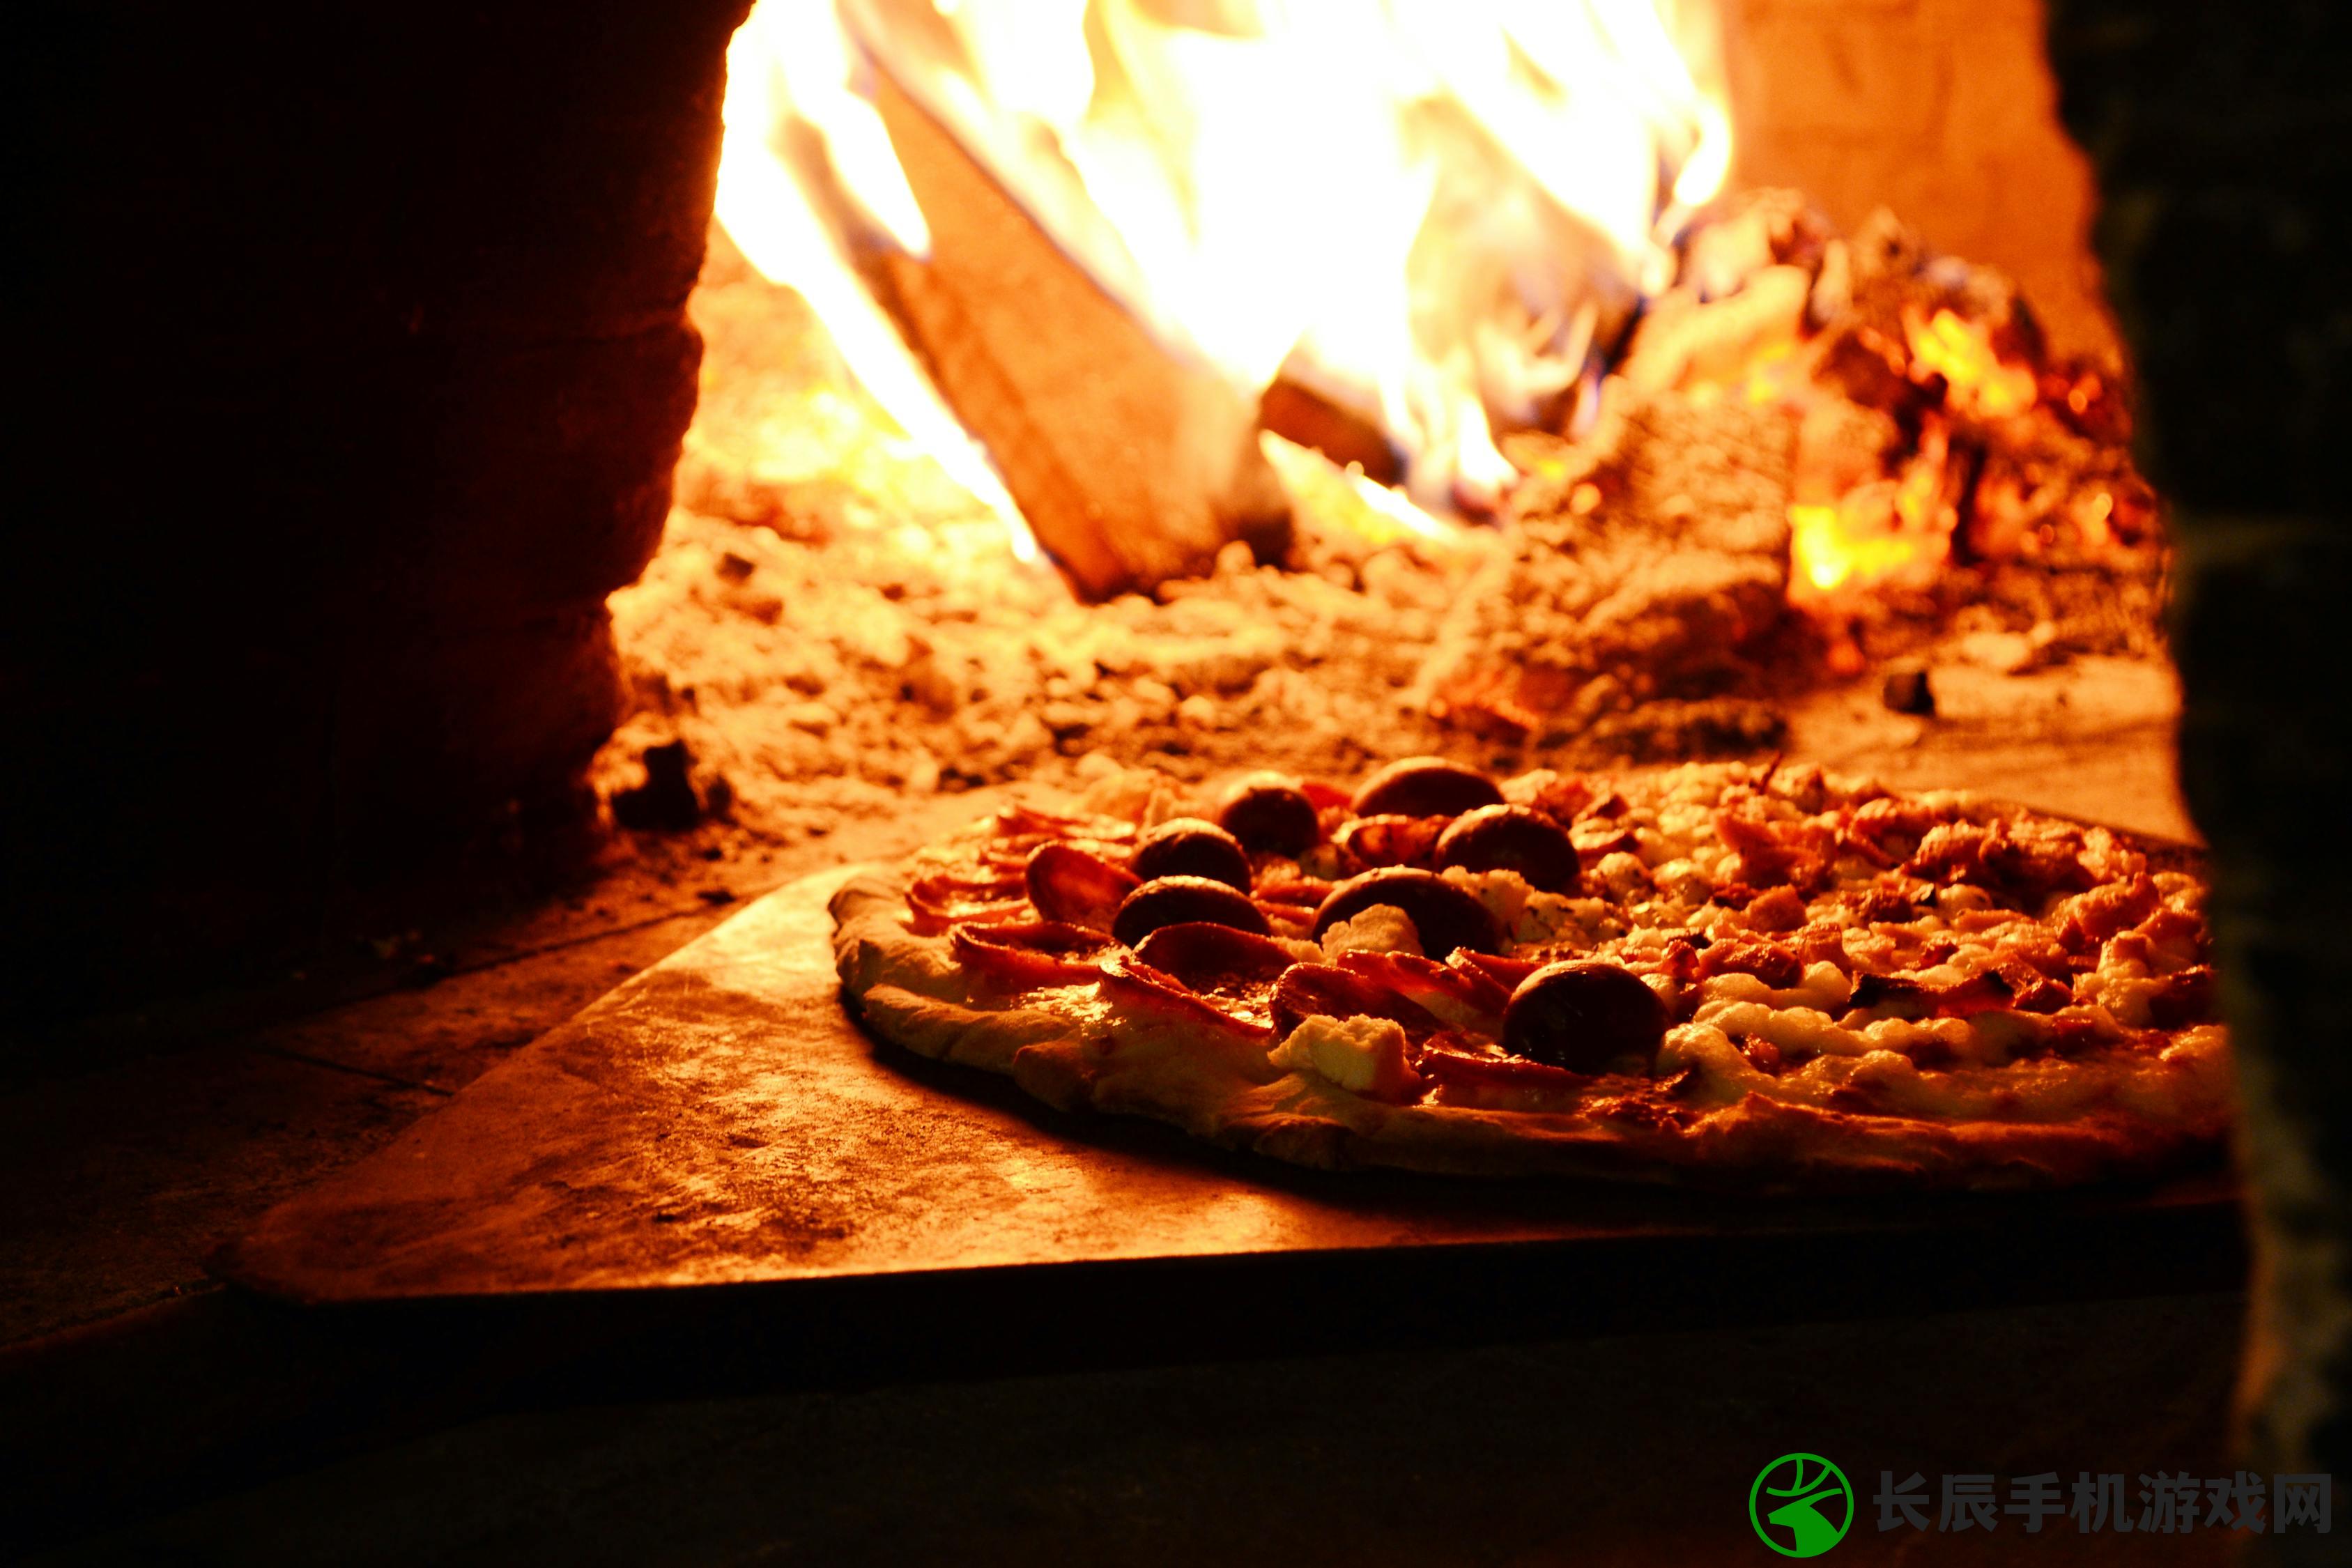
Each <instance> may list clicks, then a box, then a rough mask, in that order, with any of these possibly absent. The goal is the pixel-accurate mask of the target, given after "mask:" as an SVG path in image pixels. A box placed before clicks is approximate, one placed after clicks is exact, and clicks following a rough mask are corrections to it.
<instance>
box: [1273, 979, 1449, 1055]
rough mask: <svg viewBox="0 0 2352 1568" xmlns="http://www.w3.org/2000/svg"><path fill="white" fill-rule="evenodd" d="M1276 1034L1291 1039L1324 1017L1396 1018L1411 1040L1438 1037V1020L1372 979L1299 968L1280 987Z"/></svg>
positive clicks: (1276, 987)
mask: <svg viewBox="0 0 2352 1568" xmlns="http://www.w3.org/2000/svg"><path fill="white" fill-rule="evenodd" d="M1272 1006H1273V1013H1274V1026H1275V1028H1276V1030H1277V1031H1278V1032H1280V1033H1282V1034H1285V1035H1287V1034H1289V1033H1290V1031H1291V1030H1293V1029H1295V1028H1297V1027H1298V1026H1299V1025H1300V1024H1302V1023H1304V1022H1305V1021H1306V1020H1307V1019H1308V1018H1310V1017H1313V1016H1316V1015H1318V1014H1320V1015H1321V1016H1324V1017H1327V1018H1391V1019H1393V1020H1395V1021H1396V1022H1397V1023H1399V1024H1402V1026H1404V1032H1405V1034H1406V1036H1407V1037H1419V1036H1422V1035H1428V1034H1433V1033H1434V1032H1435V1031H1436V1029H1437V1020H1436V1019H1435V1018H1434V1017H1433V1016H1430V1013H1429V1010H1428V1009H1427V1008H1424V1007H1421V1006H1417V1005H1414V1004H1413V1003H1412V1002H1409V1001H1407V1000H1405V998H1403V997H1402V996H1400V995H1398V994H1396V993H1395V992H1393V991H1391V990H1390V989H1389V988H1388V987H1387V986H1385V985H1382V984H1380V983H1379V982H1378V981H1376V980H1374V979H1372V978H1371V977H1370V975H1367V974H1360V973H1357V972H1355V971H1354V970H1351V969H1341V968H1339V967H1338V966H1337V965H1335V964H1329V963H1294V964H1292V965H1291V966H1290V967H1289V968H1288V969H1286V970H1284V971H1283V973H1282V977H1281V978H1280V979H1279V980H1276V982H1275V983H1274V997H1273V1003H1272Z"/></svg>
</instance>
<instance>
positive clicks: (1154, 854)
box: [1129, 816, 1250, 893]
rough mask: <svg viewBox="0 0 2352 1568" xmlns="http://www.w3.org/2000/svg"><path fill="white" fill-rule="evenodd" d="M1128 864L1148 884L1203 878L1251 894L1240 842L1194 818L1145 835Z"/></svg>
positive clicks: (1178, 820)
mask: <svg viewBox="0 0 2352 1568" xmlns="http://www.w3.org/2000/svg"><path fill="white" fill-rule="evenodd" d="M1129 864H1130V866H1131V867H1132V868H1133V870H1134V872H1135V874H1136V875H1137V876H1138V877H1140V878H1142V879H1144V880H1145V881H1147V882H1148V881H1150V880H1151V879H1153V878H1155V877H1206V878H1208V879H1210V880H1211V881H1213V882H1223V883H1224V884H1225V885H1226V886H1227V887H1229V888H1238V889H1241V890H1242V891H1243V892H1244V893H1246V892H1248V891H1249V890H1250V858H1249V851H1248V850H1246V849H1244V848H1243V847H1242V844H1241V840H1240V839H1238V838H1235V837H1234V836H1233V835H1232V834H1230V833H1228V832H1226V831H1225V830H1224V829H1223V828H1222V827H1219V826H1217V825H1216V824H1215V823H1213V822H1203V821H1202V820H1201V818H1199V817H1197V816H1179V817H1175V818H1173V819H1171V820H1170V821H1167V822H1163V823H1161V824H1160V826H1157V827H1154V828H1152V829H1150V831H1149V832H1147V833H1145V834H1144V836H1143V837H1141V838H1140V839H1139V840H1137V842H1136V846H1135V858H1134V860H1133V861H1131V862H1129Z"/></svg>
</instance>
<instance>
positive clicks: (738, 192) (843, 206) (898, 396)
mask: <svg viewBox="0 0 2352 1568" xmlns="http://www.w3.org/2000/svg"><path fill="white" fill-rule="evenodd" d="M858 80H859V66H858V62H857V61H856V58H854V57H853V56H852V55H851V54H850V52H849V50H848V48H847V46H846V41H845V39H844V38H843V37H842V35H841V32H840V29H839V28H837V27H835V26H833V24H832V20H831V18H830V17H828V16H825V15H824V13H823V12H822V11H819V10H817V9H815V8H814V7H812V6H806V5H789V4H787V5H763V6H761V7H759V9H758V10H757V11H756V12H754V14H753V15H752V16H751V17H750V18H749V19H748V20H746V21H745V22H744V24H743V25H742V26H740V28H738V29H737V30H736V33H735V37H734V38H733V40H732V41H731V42H730V44H729V45H728V49H727V100H726V102H725V104H724V106H723V108H722V117H723V122H724V127H725V129H724V131H723V132H722V133H721V137H720V141H719V191H718V201H717V209H716V216H717V217H718V219H719V224H720V225H721V226H723V227H724V228H725V229H726V230H727V235H728V237H729V238H730V239H732V240H733V241H734V242H735V246H736V248H737V249H739V250H740V251H741V252H742V253H743V257H744V259H746V260H747V261H749V262H751V265H752V266H753V267H755V268H758V269H759V271H760V273H761V276H763V277H765V278H767V279H769V280H770V281H771V282H781V283H786V284H789V285H790V286H791V287H792V288H793V289H797V290H798V291H799V292H800V294H801V296H802V298H803V299H805V300H807V301H808V302H809V306H810V308H811V309H812V310H814V311H815V312H816V314H817V316H818V318H819V319H820V320H822V321H824V323H825V327H826V330H827V331H829V332H830V333H831V335H832V338H833V342H834V346H835V349H836V350H837V351H838V352H839V353H840V354H841V357H842V360H843V362H844V363H846V364H847V365H848V367H849V370H850V374H853V375H855V376H856V378H857V381H858V384H860V385H862V386H863V387H865V389H866V392H867V393H868V394H869V395H872V397H873V398H874V400H875V402H877V403H878V404H880V405H881V406H882V410H883V412H884V413H886V414H887V415H888V416H890V417H891V418H892V419H893V420H894V421H896V422H897V424H898V427H899V429H901V430H903V431H905V432H906V434H907V436H908V437H909V438H910V439H911V440H912V441H913V442H914V443H915V445H916V446H917V447H919V448H921V449H922V450H923V451H924V452H925V453H927V454H928V455H929V457H930V458H932V459H933V460H934V461H936V462H937V463H938V464H939V465H940V467H941V468H944V469H945V470H946V471H947V473H948V476H949V477H950V479H954V480H955V481H956V482H957V483H958V484H960V485H961V486H962V487H963V488H964V489H965V490H966V491H968V492H969V493H970V494H971V496H972V497H973V499H975V500H978V501H979V502H980V503H981V504H982V506H983V507H985V508H987V509H988V510H990V511H992V512H993V513H995V514H996V516H997V518H998V519H999V520H1000V521H1002V522H1003V527H1004V532H1005V539H1006V542H1007V543H1008V544H1009V545H1010V546H1011V548H1012V550H1013V554H1014V556H1015V557H1016V558H1018V559H1020V560H1021V561H1024V562H1032V563H1034V562H1036V561H1038V560H1040V559H1042V556H1041V554H1040V552H1039V551H1038V549H1037V542H1036V539H1035V537H1034V535H1032V534H1031V533H1030V531H1029V525H1028V524H1027V523H1026V522H1025V521H1023V519H1022V516H1021V509H1020V508H1019V507H1018V506H1017V505H1015V504H1014V503H1013V497H1012V495H1011V494H1010V493H1009V492H1007V491H1006V489H1005V488H1004V481H1003V479H1002V478H1000V477H999V476H998V474H997V472H996V468H995V467H994V465H993V464H992V463H991V462H990V460H989V458H988V454H987V453H986V452H985V451H984V450H982V447H981V446H980V444H979V443H978V442H976V441H974V440H973V439H972V438H971V436H970V435H969V434H968V433H966V431H965V430H964V428H963V426H962V425H961V424H960V423H958V421H957V419H956V417H955V416H954V415H953V414H951V413H950V412H949V411H948V408H947V405H945V404H944V403H942V402H940V396H939V393H938V392H937V390H936V389H935V388H933V386H932V385H931V383H930V378H929V376H928V375H927V374H924V372H923V369H922V367H921V366H920V365H919V363H916V360H915V358H914V356H913V355H912V354H911V353H908V349H907V344H906V342H905V340H904V339H902V338H901V337H900V336H899V335H898V329H897V328H896V327H895V326H894V325H892V324H891V321H890V319H889V317H888V316H887V314H885V313H884V312H883V310H882V309H881V307H880V306H878V305H877V304H876V303H875V301H874V297H873V295H872V294H871V293H870V292H869V291H868V290H867V289H866V285H865V283H864V282H863V280H862V279H860V277H859V276H858V272H857V269H856V262H855V260H854V257H853V244H854V239H853V237H854V236H856V235H857V234H860V233H866V234H880V235H884V236H887V237H888V239H889V242H890V243H892V244H895V245H897V246H898V247H900V248H902V249H905V250H908V251H910V252H913V253H915V254H921V253H923V252H924V251H927V250H928V249H929V247H930V231H929V226H928V225H927V224H926V223H925V222H924V220H923V214H922V209H921V208H919V207H918V206H917V205H915V196H914V193H913V192H912V191H910V190H909V189H908V187H907V181H906V176H905V175H904V174H902V173H901V172H900V170H899V167H898V156H897V154H896V153H893V152H892V151H891V148H890V138H889V134H888V132H886V131H885V130H884V129H883V126H882V121H881V117H880V116H879V115H877V113H876V112H875V111H874V108H873V105H872V103H871V102H870V101H868V100H866V99H865V98H864V97H862V96H860V95H859V93H858V92H857V91H856V86H857V83H858ZM796 133H798V134H797V136H796ZM796 142H797V146H796ZM787 149H791V150H795V151H797V153H798V154H799V155H798V156H788V155H787V152H786V151H785V150H787Z"/></svg>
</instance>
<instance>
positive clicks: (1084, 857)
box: [1022, 844, 1140, 931]
mask: <svg viewBox="0 0 2352 1568" xmlns="http://www.w3.org/2000/svg"><path fill="white" fill-rule="evenodd" d="M1022 880H1023V881H1024V884H1025V885H1026V886H1027V887H1028V889H1029V901H1030V902H1031V903H1033V904H1034V905H1036V906H1037V912H1038V913H1039V914H1041V915H1044V916H1045V918H1046V919H1047V920H1049V921H1064V922H1066V923H1067V924H1070V925H1078V926H1085V927H1086V928H1087V930H1089V931H1108V930H1110V927H1111V921H1112V920H1113V919H1115V918H1116V917H1117V916H1118V905H1119V900H1122V899H1124V898H1126V897H1127V895H1128V894H1129V893H1131V892H1133V891H1134V890H1135V889H1136V888H1137V887H1138V886H1139V885H1140V884H1139V881H1138V879H1137V878H1136V876H1135V874H1134V873H1133V872H1131V871H1127V870H1124V869H1122V868H1119V867H1117V866H1114V865H1112V864H1111V863H1110V862H1109V861H1108V860H1106V859H1104V858H1102V857H1101V856H1099V855H1094V854H1089V853H1088V852H1087V851H1086V850H1084V849H1081V848H1079V847H1077V846H1076V845H1075V844H1041V845H1039V846H1038V847H1037V849H1036V852H1035V853H1034V854H1033V855H1031V856H1030V857H1029V867H1028V869H1027V870H1026V871H1025V872H1024V874H1023V878H1022Z"/></svg>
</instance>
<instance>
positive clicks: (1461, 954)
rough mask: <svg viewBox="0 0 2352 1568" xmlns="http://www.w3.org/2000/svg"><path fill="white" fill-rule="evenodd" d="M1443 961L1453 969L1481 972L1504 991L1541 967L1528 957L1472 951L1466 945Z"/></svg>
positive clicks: (1458, 948)
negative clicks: (1508, 956) (1509, 956)
mask: <svg viewBox="0 0 2352 1568" xmlns="http://www.w3.org/2000/svg"><path fill="white" fill-rule="evenodd" d="M1445 962H1446V963H1448V964H1449V965H1451V966H1452V967H1454V968H1455V969H1466V970H1468V971H1469V972H1470V973H1473V974H1483V975H1485V976H1486V978H1487V979H1489V980H1492V981H1494V982H1495V983H1496V984H1499V985H1501V986H1502V988H1503V989H1504V990H1505V991H1506V992H1508V991H1510V990H1512V989H1513V988H1514V987H1516V986H1517V984H1518V983H1519V982H1520V981H1522V980H1525V979H1526V978H1527V977H1528V975H1530V974H1533V973H1535V972H1536V971H1537V970H1538V969H1540V968H1542V967H1543V966H1542V965H1541V964H1539V963H1535V962H1534V961H1532V960H1530V959H1525V958H1505V957H1503V956H1501V955H1500V954H1499V953H1492V952H1471V951H1470V950H1469V949H1468V948H1466V947H1457V948H1455V949H1454V954H1453V956H1452V957H1450V958H1448V959H1447V960H1446V961H1445Z"/></svg>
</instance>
